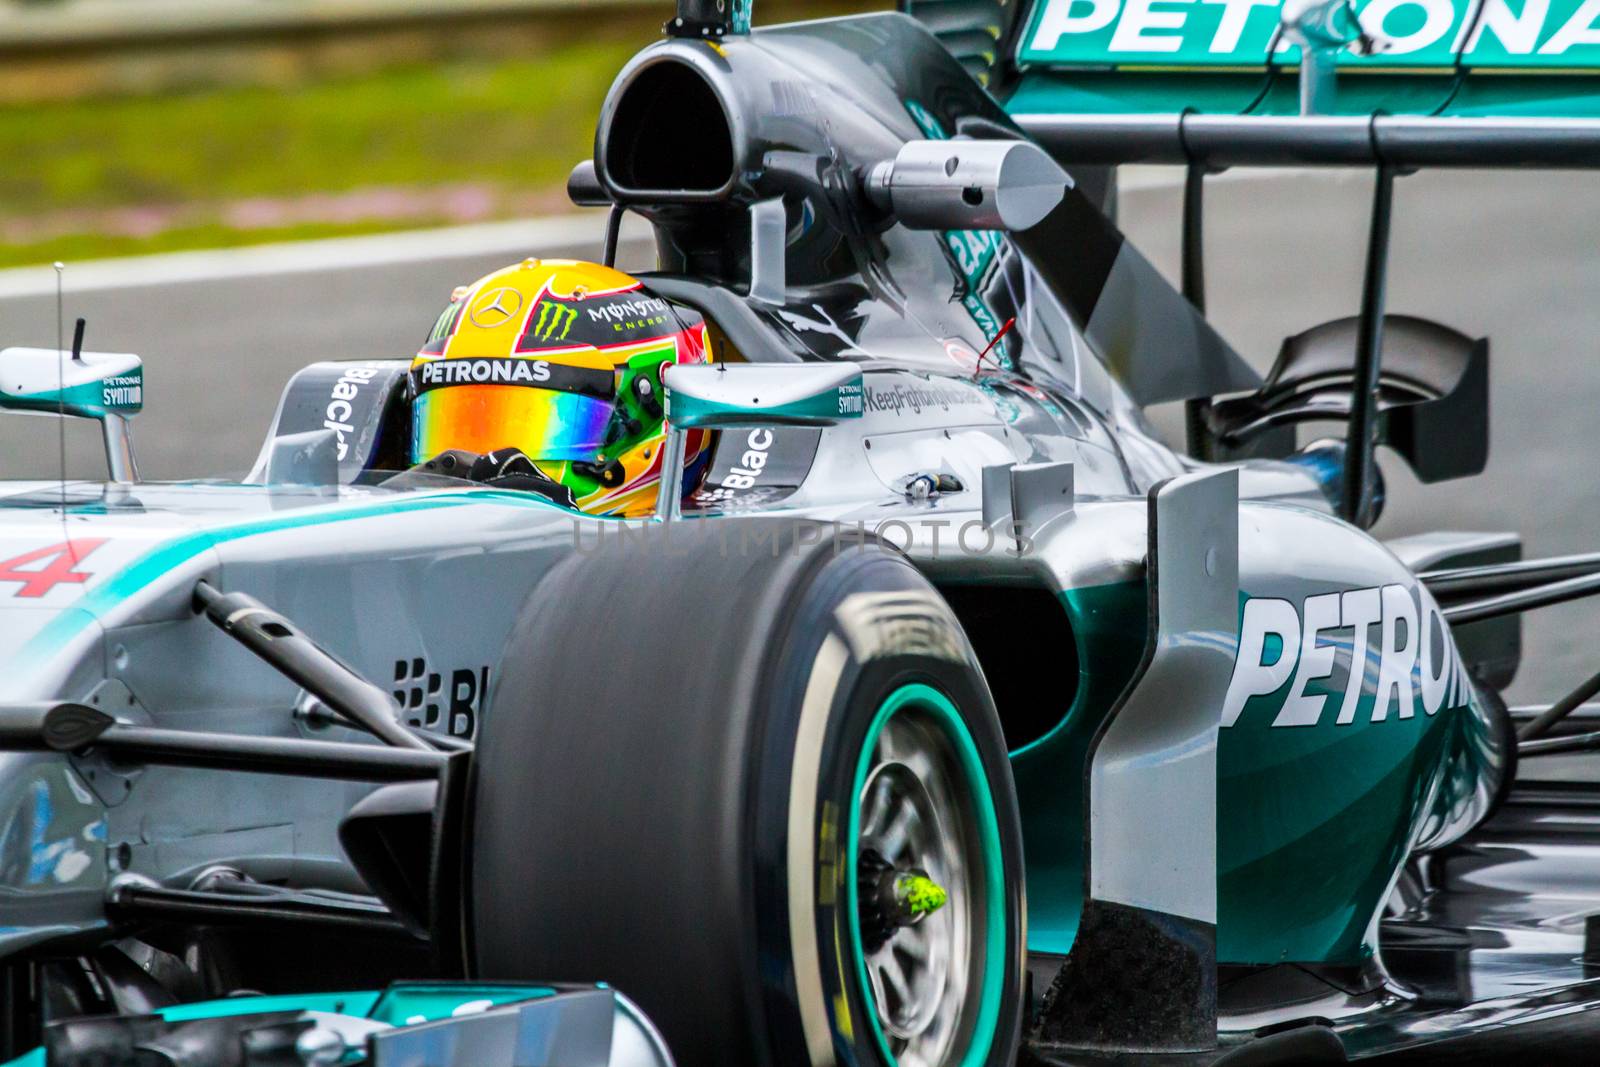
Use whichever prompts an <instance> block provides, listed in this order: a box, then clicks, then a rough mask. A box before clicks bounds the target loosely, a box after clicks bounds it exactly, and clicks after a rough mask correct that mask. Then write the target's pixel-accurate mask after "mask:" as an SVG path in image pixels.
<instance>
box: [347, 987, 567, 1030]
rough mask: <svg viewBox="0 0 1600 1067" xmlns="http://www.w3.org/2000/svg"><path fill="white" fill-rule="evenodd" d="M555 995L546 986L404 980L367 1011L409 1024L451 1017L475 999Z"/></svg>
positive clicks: (381, 1018)
mask: <svg viewBox="0 0 1600 1067" xmlns="http://www.w3.org/2000/svg"><path fill="white" fill-rule="evenodd" d="M554 994H555V990H553V989H550V988H548V987H546V986H519V985H463V984H460V983H448V982H442V983H438V984H434V983H429V982H415V983H413V982H405V983H401V984H398V985H392V986H390V987H389V988H388V989H386V990H384V992H383V995H382V996H381V997H378V998H377V1003H376V1004H374V1005H372V1007H371V1008H370V1009H369V1010H368V1012H367V1013H366V1014H367V1017H368V1018H370V1019H374V1020H376V1021H378V1022H380V1023H388V1024H390V1025H391V1026H406V1025H414V1024H416V1023H418V1022H433V1021H434V1020H436V1019H448V1018H450V1017H451V1016H452V1015H453V1014H454V1013H455V1011H456V1009H457V1008H459V1007H461V1005H463V1004H471V1003H473V1002H475V1001H485V1000H487V1001H489V1002H490V1003H491V1004H492V1005H494V1006H496V1007H498V1006H499V1005H501V1004H515V1003H517V1002H518V1001H523V1000H540V999H543V998H544V997H548V996H553V995H554Z"/></svg>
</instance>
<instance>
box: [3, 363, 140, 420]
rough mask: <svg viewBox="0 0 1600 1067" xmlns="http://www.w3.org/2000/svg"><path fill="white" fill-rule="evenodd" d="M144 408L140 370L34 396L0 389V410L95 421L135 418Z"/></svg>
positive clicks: (135, 368)
mask: <svg viewBox="0 0 1600 1067" xmlns="http://www.w3.org/2000/svg"><path fill="white" fill-rule="evenodd" d="M143 407H144V368H142V367H134V368H132V369H131V370H129V371H127V372H126V373H124V374H115V375H109V376H107V377H106V378H104V379H96V380H95V381H92V382H80V383H79V384H77V385H72V386H68V387H67V388H66V389H48V390H45V391H43V392H38V393H8V392H6V391H5V390H3V389H0V408H10V409H12V410H15V411H39V412H46V413H50V414H63V415H74V416H77V417H79V418H88V419H99V418H104V417H105V416H107V415H137V414H138V413H139V412H140V411H141V410H142V409H143Z"/></svg>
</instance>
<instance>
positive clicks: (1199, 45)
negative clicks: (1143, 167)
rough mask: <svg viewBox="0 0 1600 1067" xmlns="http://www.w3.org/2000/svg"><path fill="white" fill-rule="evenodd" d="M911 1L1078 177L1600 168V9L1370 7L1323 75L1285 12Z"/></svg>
mask: <svg viewBox="0 0 1600 1067" xmlns="http://www.w3.org/2000/svg"><path fill="white" fill-rule="evenodd" d="M1287 3H1288V6H1289V7H1290V8H1291V9H1293V8H1296V7H1298V8H1305V7H1307V6H1308V5H1307V4H1306V3H1305V2H1304V0H1287ZM901 6H902V9H903V10H905V11H906V12H907V13H908V14H911V15H912V16H913V17H916V18H918V19H921V20H922V21H923V22H924V23H925V24H926V25H927V26H928V27H929V29H931V30H933V32H934V33H935V34H936V35H938V36H939V37H940V39H941V40H943V41H944V42H945V44H946V47H948V48H950V49H951V50H952V51H954V52H956V54H957V55H958V57H959V58H961V59H962V60H963V62H964V63H965V64H966V65H967V67H968V69H970V70H973V71H974V72H975V73H979V74H980V75H981V76H983V77H985V78H986V79H987V81H988V84H989V87H990V89H991V91H992V92H994V93H995V94H996V95H997V96H999V97H1000V98H1001V100H1002V101H1003V102H1004V104H1005V107H1006V110H1007V111H1008V112H1009V113H1010V114H1011V116H1012V117H1013V118H1014V119H1015V120H1016V121H1017V123H1018V124H1019V125H1020V126H1022V127H1023V129H1025V130H1026V131H1027V132H1028V133H1029V134H1030V135H1031V136H1033V137H1034V138H1036V139H1037V140H1038V141H1039V142H1040V143H1041V144H1042V145H1043V146H1044V147H1045V148H1047V149H1048V150H1049V151H1050V152H1051V153H1052V154H1053V155H1055V156H1056V158H1057V159H1058V160H1059V161H1060V162H1062V163H1063V164H1064V165H1066V166H1068V167H1072V166H1078V167H1085V166H1095V165H1116V164H1122V163H1170V164H1199V165H1201V166H1204V167H1206V168H1208V169H1212V168H1222V167H1229V166H1375V165H1380V164H1382V165H1389V166H1393V167H1397V168H1400V169H1402V170H1404V169H1411V168H1418V167H1554V168H1594V167H1600V3H1597V2H1596V0H1353V2H1352V3H1350V4H1349V5H1346V7H1345V8H1344V9H1343V10H1340V11H1335V12H1334V19H1333V20H1332V21H1337V22H1339V23H1341V24H1342V28H1343V30H1344V31H1346V35H1347V36H1348V38H1349V39H1350V46H1349V47H1336V48H1331V49H1328V50H1327V51H1326V52H1324V53H1322V54H1321V55H1320V56H1314V57H1313V64H1305V63H1303V62H1302V49H1301V47H1300V45H1298V44H1297V43H1295V41H1294V40H1293V39H1292V38H1293V36H1294V35H1293V34H1292V33H1288V32H1286V31H1285V29H1284V25H1283V22H1282V16H1283V12H1284V8H1285V0H1032V2H1031V3H1029V2H1024V3H1021V4H1018V3H1015V2H1013V3H1004V2H1001V0H902V4H901ZM1322 6H1323V7H1327V6H1328V5H1326V4H1323V5H1322ZM1339 28H1340V27H1333V29H1339ZM985 42H987V46H985ZM1314 51H1315V50H1314ZM1318 63H1325V64H1326V66H1327V70H1326V71H1324V72H1322V74H1323V76H1322V78H1321V79H1320V80H1322V81H1325V82H1326V84H1327V86H1328V88H1329V92H1328V94H1327V96H1326V98H1325V99H1323V100H1322V101H1321V103H1322V106H1320V107H1318V108H1317V109H1316V111H1317V113H1316V114H1315V115H1308V114H1306V113H1305V112H1306V108H1305V107H1304V106H1303V105H1304V95H1303V94H1304V92H1305V88H1304V86H1303V85H1302V73H1303V68H1306V69H1307V70H1309V69H1310V68H1311V67H1312V66H1313V65H1315V64H1318Z"/></svg>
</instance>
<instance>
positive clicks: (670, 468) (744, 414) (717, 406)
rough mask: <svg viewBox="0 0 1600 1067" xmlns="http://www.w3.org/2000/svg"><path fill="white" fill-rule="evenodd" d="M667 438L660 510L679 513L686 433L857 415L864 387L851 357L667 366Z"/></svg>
mask: <svg viewBox="0 0 1600 1067" xmlns="http://www.w3.org/2000/svg"><path fill="white" fill-rule="evenodd" d="M662 384H664V385H665V386H666V387H667V405H666V408H667V431H668V432H667V442H666V445H665V446H664V451H663V454H662V457H661V490H660V495H659V496H658V497H657V498H656V518H657V519H658V520H660V521H663V522H665V521H669V520H672V519H676V518H677V517H678V514H679V509H680V507H681V504H682V500H681V497H682V495H683V453H684V434H685V433H686V432H688V431H689V430H715V429H720V428H723V427H728V426H772V425H778V426H832V425H834V424H835V423H838V422H842V421H844V420H845V419H859V418H860V417H861V415H862V413H863V411H864V410H865V402H866V388H865V386H863V385H862V382H861V368H860V367H858V366H856V365H855V364H854V363H780V364H771V363H735V364H728V363H715V364H692V365H687V366H671V367H668V368H667V369H666V371H665V373H664V374H663V375H662Z"/></svg>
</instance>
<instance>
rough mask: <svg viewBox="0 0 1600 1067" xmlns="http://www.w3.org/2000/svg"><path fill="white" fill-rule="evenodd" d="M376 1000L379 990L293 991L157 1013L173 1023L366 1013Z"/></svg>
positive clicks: (194, 1004) (207, 1002)
mask: <svg viewBox="0 0 1600 1067" xmlns="http://www.w3.org/2000/svg"><path fill="white" fill-rule="evenodd" d="M377 1002H378V994H377V993H373V992H356V993H294V994H289V995H287V996H276V997H228V998H227V999H226V1000H202V1001H197V1002H195V1003H193V1004H178V1005H175V1006H173V1007H170V1008H159V1009H157V1010H156V1014H157V1015H159V1016H161V1017H162V1018H163V1019H166V1020H167V1021H168V1022H173V1023H182V1022H188V1021H190V1020H191V1019H223V1018H228V1017H230V1016H234V1015H254V1014H256V1013H259V1012H269V1011H325V1012H329V1013H331V1014H333V1015H355V1016H361V1017H365V1016H366V1014H367V1013H368V1012H369V1011H371V1010H372V1006H373V1005H374V1004H376V1003H377Z"/></svg>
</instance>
